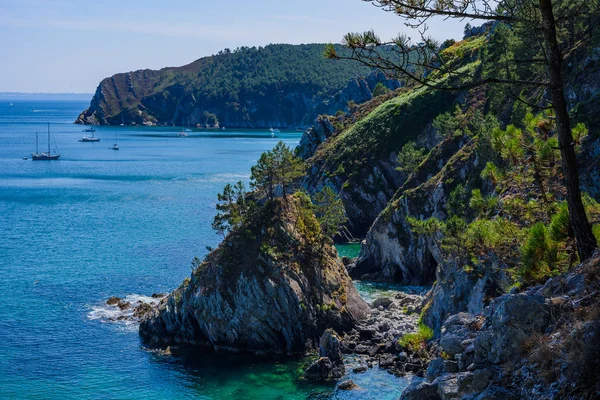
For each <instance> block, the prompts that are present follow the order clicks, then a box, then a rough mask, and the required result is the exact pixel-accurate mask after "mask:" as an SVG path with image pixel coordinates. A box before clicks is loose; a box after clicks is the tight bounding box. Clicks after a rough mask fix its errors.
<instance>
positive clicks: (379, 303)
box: [372, 297, 393, 308]
mask: <svg viewBox="0 0 600 400" xmlns="http://www.w3.org/2000/svg"><path fill="white" fill-rule="evenodd" d="M392 303H393V301H392V299H389V298H387V297H381V298H379V299H376V300H375V301H374V302H373V305H372V307H373V308H378V307H379V306H381V307H383V308H387V307H389V305H390V304H392Z"/></svg>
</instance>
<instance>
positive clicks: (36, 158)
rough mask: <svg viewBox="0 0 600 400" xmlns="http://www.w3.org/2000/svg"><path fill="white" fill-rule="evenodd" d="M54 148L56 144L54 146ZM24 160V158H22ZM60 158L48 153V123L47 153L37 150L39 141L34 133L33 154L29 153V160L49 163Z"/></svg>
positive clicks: (56, 154)
mask: <svg viewBox="0 0 600 400" xmlns="http://www.w3.org/2000/svg"><path fill="white" fill-rule="evenodd" d="M55 146H56V144H55ZM24 158H25V157H24ZM59 158H60V154H58V153H54V154H52V152H51V151H50V123H49V122H48V152H47V153H45V152H41V153H40V150H39V140H38V133H37V132H36V133H35V153H31V159H32V160H33V161H39V160H42V161H49V160H58V159H59Z"/></svg>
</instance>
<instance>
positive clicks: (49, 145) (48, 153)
mask: <svg viewBox="0 0 600 400" xmlns="http://www.w3.org/2000/svg"><path fill="white" fill-rule="evenodd" d="M48 155H50V122H48Z"/></svg>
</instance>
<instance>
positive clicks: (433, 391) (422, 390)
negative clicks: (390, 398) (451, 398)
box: [400, 381, 442, 400]
mask: <svg viewBox="0 0 600 400" xmlns="http://www.w3.org/2000/svg"><path fill="white" fill-rule="evenodd" d="M400 400H442V397H441V396H440V395H439V394H438V386H437V384H435V383H431V382H426V381H424V382H419V381H413V382H412V383H411V384H410V385H408V386H407V387H406V389H404V391H403V392H402V395H401V396H400Z"/></svg>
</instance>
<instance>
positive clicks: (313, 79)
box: [76, 44, 399, 128]
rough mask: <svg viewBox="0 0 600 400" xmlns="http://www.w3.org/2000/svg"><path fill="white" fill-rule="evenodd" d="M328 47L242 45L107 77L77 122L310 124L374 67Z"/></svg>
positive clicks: (360, 96)
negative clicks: (334, 55)
mask: <svg viewBox="0 0 600 400" xmlns="http://www.w3.org/2000/svg"><path fill="white" fill-rule="evenodd" d="M323 48H324V45H323V44H307V45H285V44H278V45H269V46H266V47H258V48H256V47H252V48H248V47H242V48H239V49H237V50H235V51H229V50H225V51H222V52H219V54H217V55H214V56H210V57H204V58H201V59H199V60H196V61H194V62H193V63H191V64H188V65H184V66H182V67H173V68H163V69H161V70H158V71H156V70H139V71H135V72H129V73H121V74H116V75H114V76H112V77H110V78H106V79H104V80H103V81H102V82H101V83H100V85H99V86H98V88H97V90H96V93H95V94H94V96H93V98H92V100H91V102H90V107H89V108H88V109H87V110H85V111H84V112H82V113H81V115H80V116H79V118H78V119H77V121H76V123H80V124H100V125H118V124H121V123H125V124H128V125H129V124H145V125H188V124H189V125H192V126H195V125H197V124H201V125H203V126H204V125H206V124H207V123H208V124H210V125H213V124H214V123H215V121H218V123H219V125H220V126H226V127H247V128H258V127H262V128H266V127H267V128H268V127H271V126H272V127H278V128H295V127H299V126H307V125H310V124H311V123H312V121H313V119H314V118H315V117H316V116H317V114H318V113H331V114H333V113H335V112H336V111H337V110H338V109H339V108H338V107H341V108H343V107H345V106H346V104H345V103H346V102H345V103H344V104H337V103H338V102H336V98H335V97H332V96H334V95H335V94H336V93H337V92H339V91H340V90H342V89H344V88H346V87H347V85H349V81H350V80H351V79H352V78H355V77H364V76H366V75H368V74H369V72H370V69H369V68H366V67H363V66H360V65H358V64H357V63H354V62H350V61H344V62H339V63H332V62H329V61H328V60H326V59H324V57H323V55H322V53H323ZM340 51H344V50H343V49H340ZM382 80H383V81H384V82H386V79H385V77H382V76H379V75H378V76H376V79H375V80H373V79H371V81H369V82H367V84H366V85H365V84H362V85H361V84H358V85H356V84H355V85H351V86H352V87H350V89H353V93H355V94H354V95H351V96H341V97H343V98H346V97H349V98H350V99H353V98H355V97H356V100H355V101H357V102H362V101H365V100H368V99H370V98H371V96H370V95H371V93H370V90H372V89H373V87H374V85H375V84H376V83H377V82H378V81H382ZM386 85H387V86H390V87H392V88H396V87H398V86H399V85H398V83H395V84H392V83H387V84H386ZM365 88H366V89H367V93H366V94H365V93H364V92H365V90H364V89H365ZM338 97H340V96H338ZM333 108H335V109H333ZM212 114H214V116H213V115H212Z"/></svg>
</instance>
